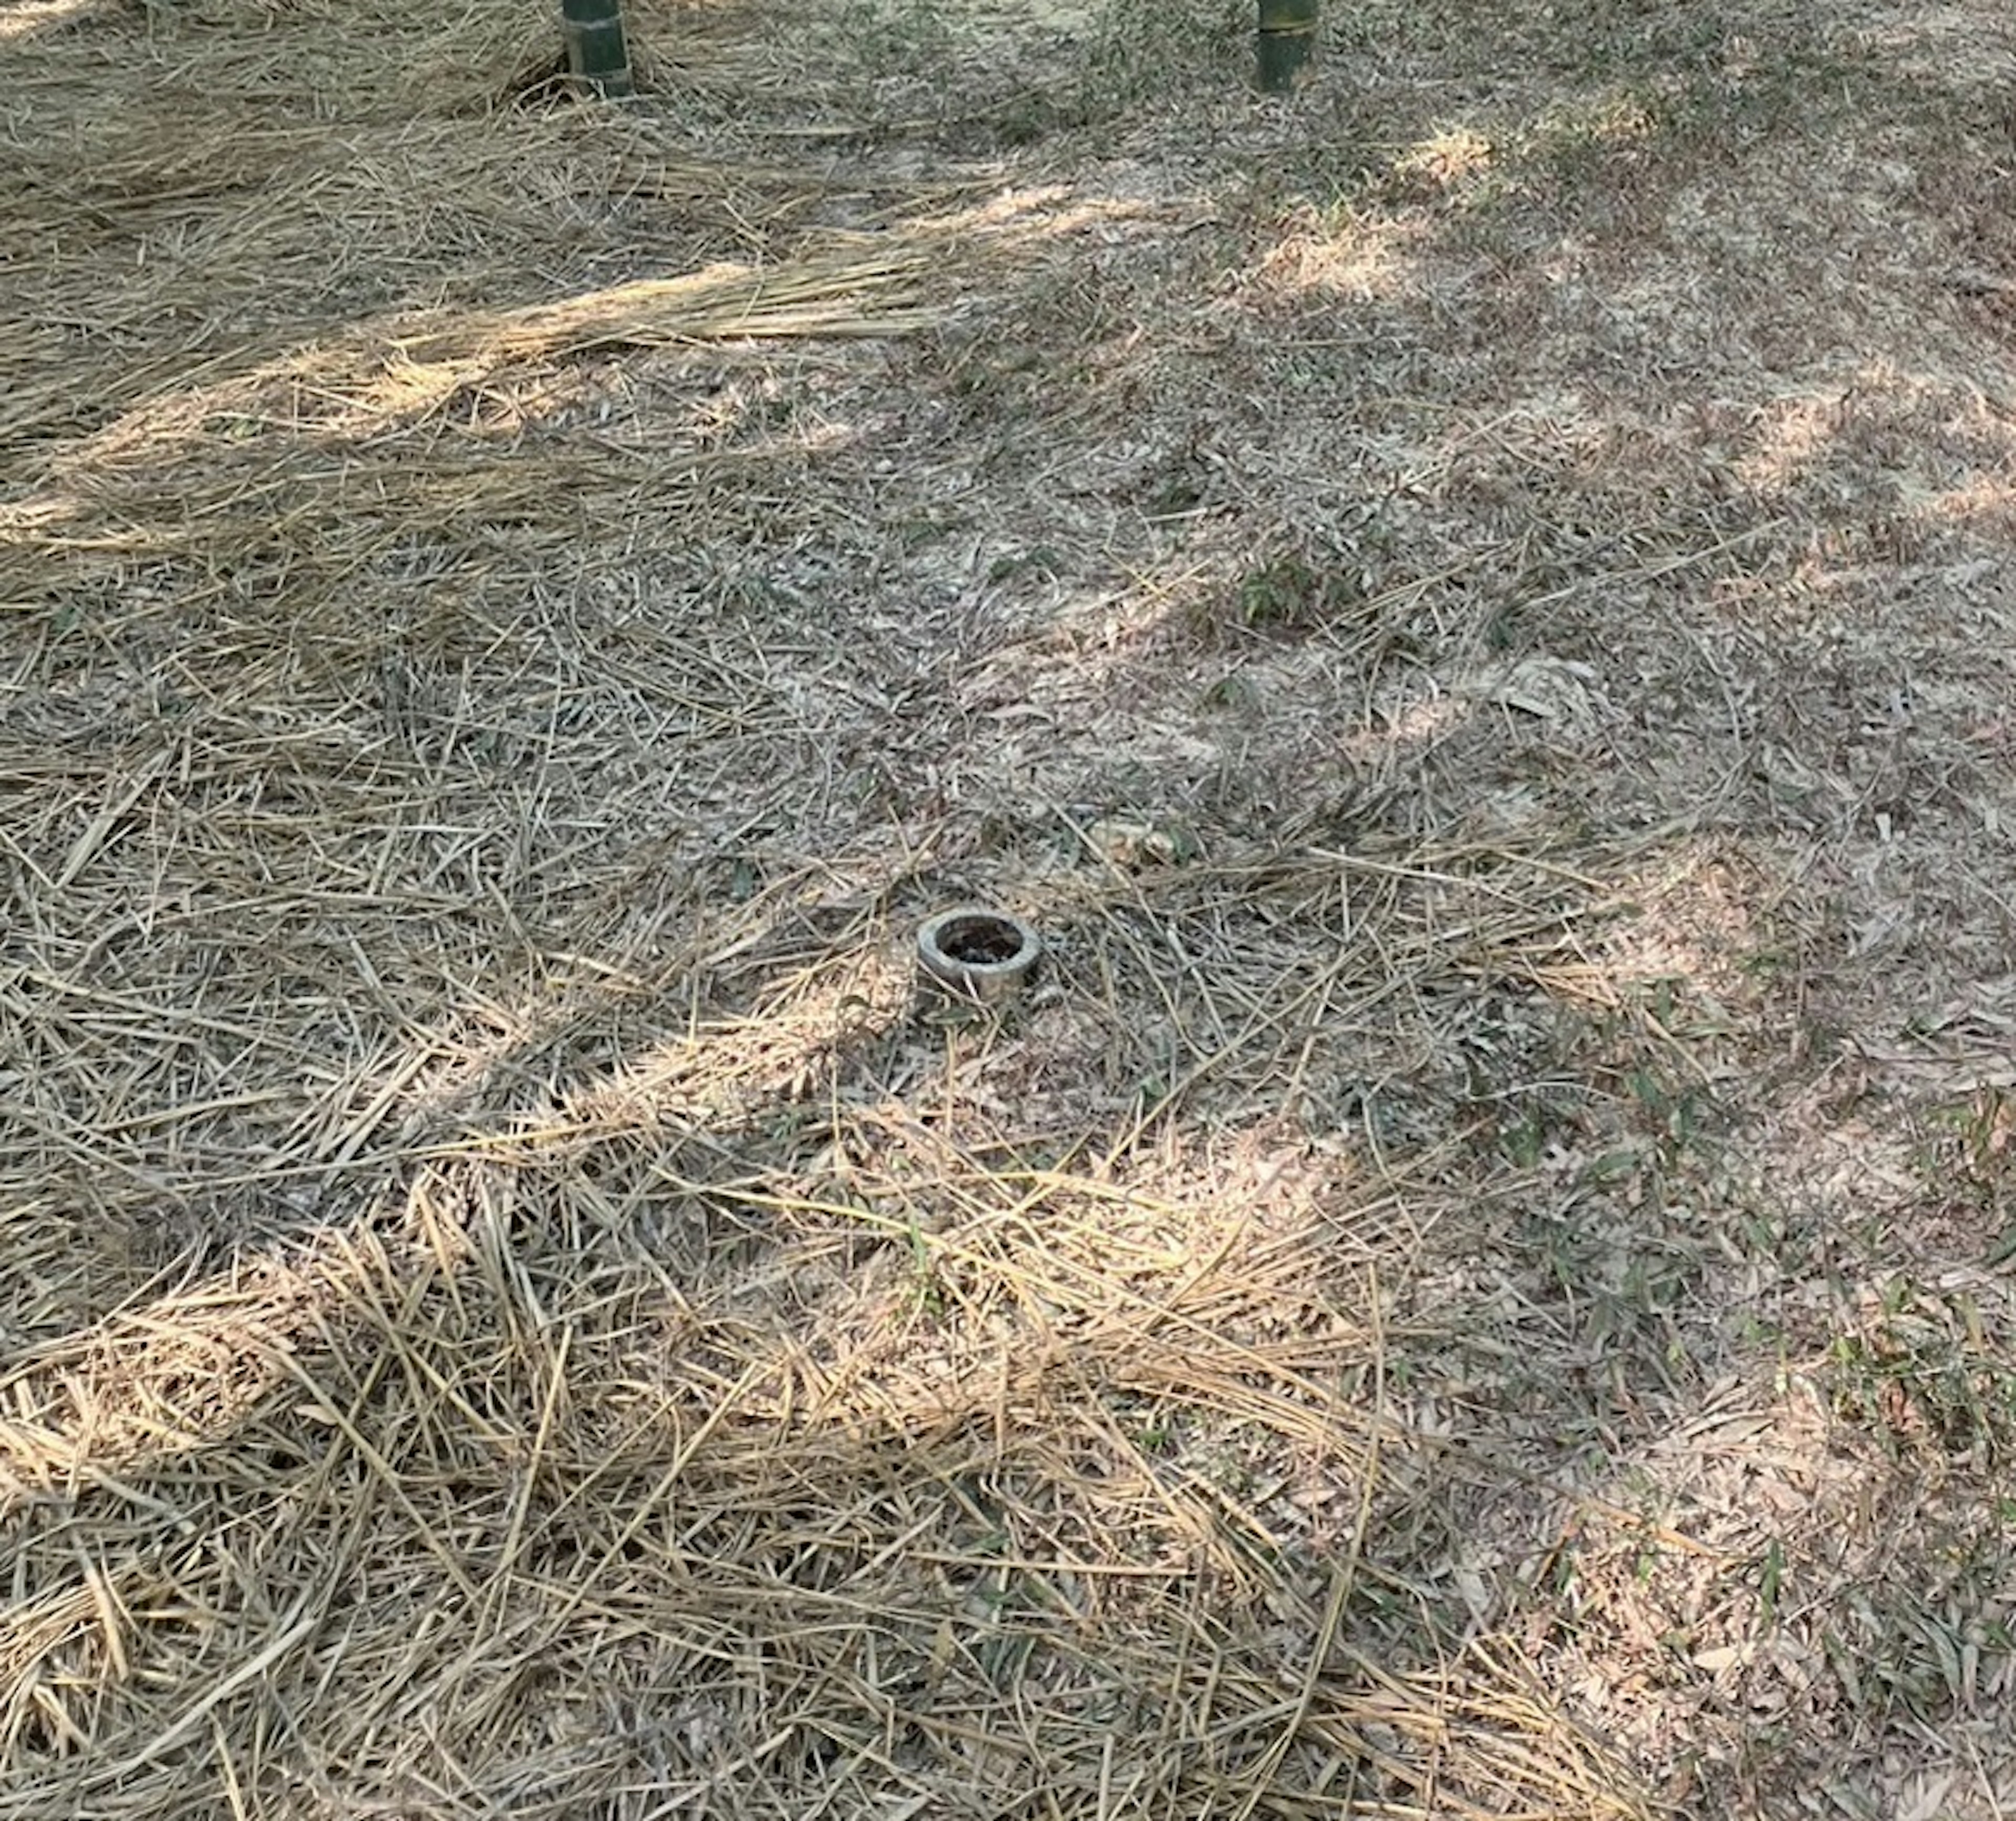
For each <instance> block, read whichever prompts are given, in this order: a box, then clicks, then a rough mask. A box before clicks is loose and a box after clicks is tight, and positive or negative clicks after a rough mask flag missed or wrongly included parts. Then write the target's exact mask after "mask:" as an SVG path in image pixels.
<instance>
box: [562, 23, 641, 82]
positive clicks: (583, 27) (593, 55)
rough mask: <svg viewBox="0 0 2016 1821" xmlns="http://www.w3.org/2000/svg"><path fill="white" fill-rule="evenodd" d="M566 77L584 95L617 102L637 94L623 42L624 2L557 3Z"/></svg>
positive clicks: (626, 48)
mask: <svg viewBox="0 0 2016 1821" xmlns="http://www.w3.org/2000/svg"><path fill="white" fill-rule="evenodd" d="M560 22H561V31H562V33H563V35H564V37H565V38H566V40H567V74H569V75H570V76H571V77H573V78H574V86H575V87H576V88H578V89H579V90H580V91H581V92H582V93H583V94H584V95H594V96H595V97H596V98H597V99H599V100H603V101H607V100H611V99H621V97H623V96H625V95H634V94H635V92H636V87H635V84H634V83H633V82H632V79H631V75H630V52H629V49H628V46H627V45H625V43H624V40H623V0H560Z"/></svg>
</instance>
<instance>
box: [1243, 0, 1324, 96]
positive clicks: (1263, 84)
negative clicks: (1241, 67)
mask: <svg viewBox="0 0 2016 1821" xmlns="http://www.w3.org/2000/svg"><path fill="white" fill-rule="evenodd" d="M1317 4H1318V0H1260V29H1259V30H1258V31H1256V32H1255V34H1253V45H1254V61H1255V65H1256V67H1257V70H1258V80H1259V85H1260V92H1261V93H1262V94H1263V95H1286V94H1287V93H1288V92H1289V91H1290V90H1291V89H1292V88H1294V86H1295V85H1296V84H1297V83H1298V82H1299V81H1301V79H1302V77H1304V76H1305V74H1307V72H1308V70H1309V59H1310V57H1311V56H1312V55H1313V54H1314V52H1315V50H1316V8H1317Z"/></svg>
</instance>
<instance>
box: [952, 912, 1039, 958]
mask: <svg viewBox="0 0 2016 1821" xmlns="http://www.w3.org/2000/svg"><path fill="white" fill-rule="evenodd" d="M938 947H939V948H941V950H943V951H944V952H945V954H947V955H950V956H951V957H952V959H953V960H955V961H963V962H964V963H966V964H967V966H970V967H993V966H999V965H1000V964H1001V963H1003V962H1004V961H1013V959H1015V957H1016V956H1017V955H1019V954H1021V952H1022V938H1021V934H1019V933H1018V932H1017V930H1016V929H1015V927H1014V926H1013V924H1010V923H1000V922H997V921H996V920H995V919H994V918H992V917H959V918H958V919H956V920H955V921H953V922H952V923H948V924H946V925H945V927H944V928H943V929H942V930H940V931H939V932H938Z"/></svg>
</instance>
